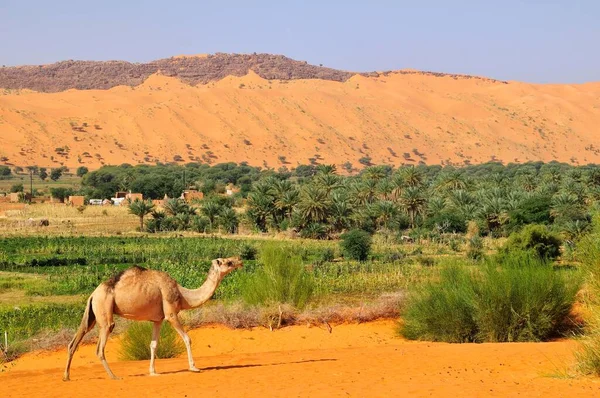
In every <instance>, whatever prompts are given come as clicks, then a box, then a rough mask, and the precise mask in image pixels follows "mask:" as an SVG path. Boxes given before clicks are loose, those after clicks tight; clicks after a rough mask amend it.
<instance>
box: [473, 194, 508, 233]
mask: <svg viewBox="0 0 600 398" xmlns="http://www.w3.org/2000/svg"><path fill="white" fill-rule="evenodd" d="M480 197H481V199H482V206H481V208H480V209H479V214H480V216H481V217H482V218H483V219H484V220H485V222H486V224H487V227H488V230H489V231H490V232H493V231H494V230H495V229H496V228H498V227H500V226H501V225H502V224H504V223H505V222H506V221H507V220H508V216H507V214H506V200H505V199H504V198H502V197H501V196H498V195H480Z"/></svg>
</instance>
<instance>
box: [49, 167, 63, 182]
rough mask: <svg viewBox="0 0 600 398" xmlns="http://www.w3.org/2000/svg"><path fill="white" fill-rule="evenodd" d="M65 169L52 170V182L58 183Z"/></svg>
mask: <svg viewBox="0 0 600 398" xmlns="http://www.w3.org/2000/svg"><path fill="white" fill-rule="evenodd" d="M62 173H63V169H62V168H57V169H52V170H50V179H51V180H52V181H58V179H59V178H60V177H62Z"/></svg>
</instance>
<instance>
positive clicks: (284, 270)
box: [242, 245, 315, 308]
mask: <svg viewBox="0 0 600 398" xmlns="http://www.w3.org/2000/svg"><path fill="white" fill-rule="evenodd" d="M259 260H260V263H261V265H262V267H260V268H259V269H258V270H257V272H256V273H255V274H253V275H248V277H247V278H246V280H245V281H244V283H243V285H242V297H243V299H244V301H245V302H246V303H248V304H251V305H265V304H283V303H286V304H291V305H293V306H294V307H296V308H303V307H304V306H305V305H306V304H307V303H308V301H309V300H310V299H311V297H312V295H313V291H314V288H315V282H314V279H313V277H312V275H310V274H309V273H308V272H307V271H306V270H305V268H304V265H303V264H302V259H301V258H300V257H299V256H297V255H295V254H294V253H292V252H291V251H290V250H289V249H288V250H285V249H283V248H280V247H276V246H275V245H266V246H264V247H263V248H262V250H261V252H260V259H259Z"/></svg>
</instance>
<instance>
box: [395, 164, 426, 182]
mask: <svg viewBox="0 0 600 398" xmlns="http://www.w3.org/2000/svg"><path fill="white" fill-rule="evenodd" d="M399 171H400V175H402V178H403V180H404V185H405V186H408V187H419V186H421V185H422V184H423V173H421V171H420V170H419V169H417V168H416V167H414V166H406V167H402V168H401V169H400V170H399Z"/></svg>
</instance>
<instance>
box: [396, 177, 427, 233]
mask: <svg viewBox="0 0 600 398" xmlns="http://www.w3.org/2000/svg"><path fill="white" fill-rule="evenodd" d="M400 204H401V205H402V207H403V208H404V210H405V211H406V213H407V214H408V216H409V217H410V227H411V228H414V227H415V217H416V216H417V215H419V214H422V213H423V211H424V209H425V205H426V204H427V199H426V198H425V195H424V192H423V190H422V189H421V188H419V187H417V186H408V187H407V188H406V189H405V190H404V191H402V196H400Z"/></svg>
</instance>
